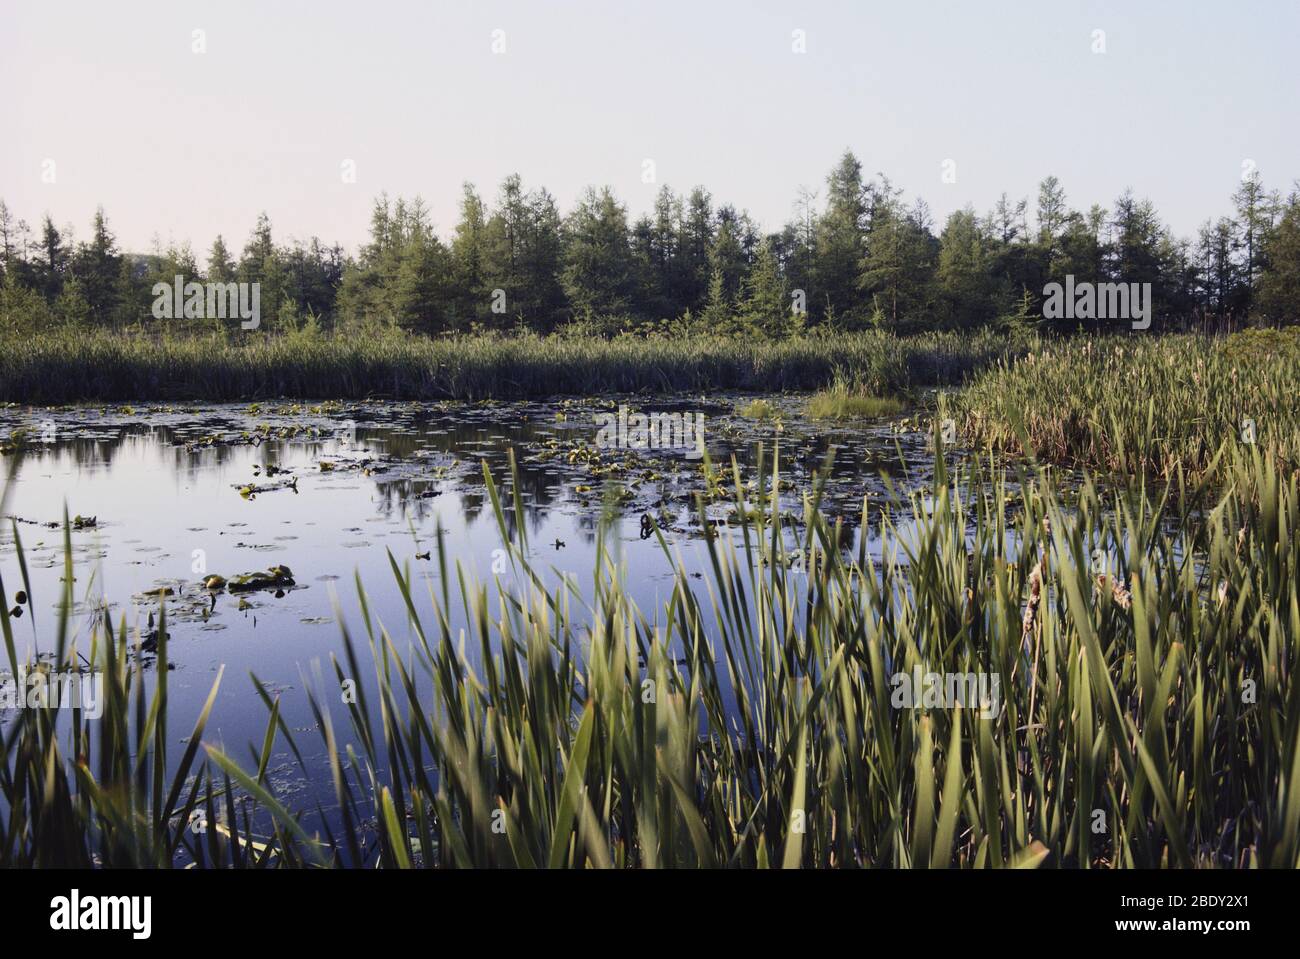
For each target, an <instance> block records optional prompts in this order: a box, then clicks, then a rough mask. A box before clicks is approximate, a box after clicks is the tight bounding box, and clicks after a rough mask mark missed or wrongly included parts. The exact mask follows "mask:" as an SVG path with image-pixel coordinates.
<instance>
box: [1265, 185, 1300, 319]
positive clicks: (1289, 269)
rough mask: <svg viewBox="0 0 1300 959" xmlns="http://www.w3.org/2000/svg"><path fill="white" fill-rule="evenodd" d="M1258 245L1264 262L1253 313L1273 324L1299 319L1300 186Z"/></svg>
mask: <svg viewBox="0 0 1300 959" xmlns="http://www.w3.org/2000/svg"><path fill="white" fill-rule="evenodd" d="M1260 246H1261V252H1262V254H1263V258H1262V259H1263V263H1264V264H1265V266H1264V268H1263V270H1262V272H1261V273H1260V277H1259V289H1258V292H1257V295H1256V297H1255V315H1256V317H1257V318H1258V319H1259V320H1260V321H1262V322H1264V323H1270V324H1273V325H1275V326H1281V325H1283V324H1287V323H1297V322H1300V188H1298V189H1297V192H1295V193H1292V194H1291V196H1290V197H1289V198H1288V200H1287V203H1286V206H1285V207H1284V208H1283V210H1282V215H1281V217H1280V218H1279V219H1278V220H1277V223H1276V224H1275V225H1274V226H1272V227H1271V228H1270V229H1269V231H1268V232H1267V233H1265V234H1264V235H1263V236H1262V237H1261V244H1260Z"/></svg>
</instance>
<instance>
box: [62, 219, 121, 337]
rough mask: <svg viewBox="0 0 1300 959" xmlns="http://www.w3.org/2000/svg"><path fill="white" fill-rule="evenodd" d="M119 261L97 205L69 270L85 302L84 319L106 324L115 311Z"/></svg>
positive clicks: (115, 242) (112, 240)
mask: <svg viewBox="0 0 1300 959" xmlns="http://www.w3.org/2000/svg"><path fill="white" fill-rule="evenodd" d="M121 260H122V258H121V256H120V255H119V254H118V252H117V240H116V238H115V237H114V236H113V234H112V233H111V232H110V231H109V229H108V220H107V219H106V218H105V216H104V208H103V207H100V208H99V209H97V210H96V211H95V218H94V220H93V222H92V223H91V228H90V241H89V242H87V243H84V244H82V246H81V247H80V248H79V249H78V250H77V253H76V256H75V257H74V258H73V263H72V273H73V275H74V276H75V277H76V278H77V281H78V290H77V295H78V296H79V297H81V298H82V299H83V300H84V302H85V306H86V315H87V318H88V319H90V320H92V321H94V322H95V323H99V324H105V325H107V324H109V323H111V322H112V321H113V319H114V317H115V315H116V314H117V311H118V294H119V291H120V284H119V279H120V277H121V273H122V262H121Z"/></svg>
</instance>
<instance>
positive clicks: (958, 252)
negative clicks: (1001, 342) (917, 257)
mask: <svg viewBox="0 0 1300 959" xmlns="http://www.w3.org/2000/svg"><path fill="white" fill-rule="evenodd" d="M989 243H990V238H989V237H988V236H987V235H986V234H985V231H984V227H983V226H982V225H981V224H980V221H979V218H978V217H977V216H976V215H975V211H974V210H973V209H972V208H971V207H969V206H968V207H966V208H965V209H963V210H958V211H956V212H955V213H953V214H952V215H951V216H949V217H948V222H947V223H946V224H945V225H944V228H943V234H942V235H941V236H940V237H939V268H938V274H937V276H938V281H939V288H940V291H941V294H942V296H943V299H944V305H945V313H946V316H947V321H948V325H950V326H954V327H957V328H959V329H969V328H972V327H976V326H980V325H982V324H985V323H988V322H990V321H992V320H993V319H994V318H995V317H997V316H998V315H1000V314H1001V312H1002V310H1001V309H1000V307H1001V306H1002V304H1000V303H999V302H998V298H997V295H996V293H997V291H996V289H995V285H994V282H993V278H992V276H991V274H990V270H989V264H990V253H989Z"/></svg>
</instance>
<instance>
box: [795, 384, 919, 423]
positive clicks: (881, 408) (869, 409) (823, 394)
mask: <svg viewBox="0 0 1300 959" xmlns="http://www.w3.org/2000/svg"><path fill="white" fill-rule="evenodd" d="M902 409H903V403H902V401H901V400H899V399H897V398H895V397H892V396H873V395H872V394H871V393H870V392H869V391H868V390H867V389H866V388H865V387H864V386H863V384H862V383H861V382H860V381H856V380H850V379H848V378H847V377H846V376H844V375H841V374H837V375H836V377H835V380H834V382H833V383H832V384H831V385H830V387H829V388H827V389H824V390H821V391H819V392H817V393H814V394H813V395H812V396H811V397H809V399H808V403H807V405H806V407H805V412H807V414H808V416H809V417H811V418H812V419H815V420H850V419H875V418H877V417H881V416H892V415H894V414H895V413H898V412H900V411H901V410H902Z"/></svg>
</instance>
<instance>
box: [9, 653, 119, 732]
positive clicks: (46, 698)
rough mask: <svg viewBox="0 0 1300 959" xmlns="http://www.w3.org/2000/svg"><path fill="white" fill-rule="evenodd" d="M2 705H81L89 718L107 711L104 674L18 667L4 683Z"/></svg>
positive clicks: (69, 707) (23, 706) (81, 708)
mask: <svg viewBox="0 0 1300 959" xmlns="http://www.w3.org/2000/svg"><path fill="white" fill-rule="evenodd" d="M0 709H80V710H83V711H84V713H85V716H86V718H87V719H98V718H99V717H100V716H102V715H104V677H103V676H102V675H101V674H99V673H78V672H74V671H72V670H50V669H45V668H42V667H39V666H38V667H37V668H36V669H28V668H27V667H26V666H19V667H18V675H17V676H15V677H9V678H7V679H6V680H4V681H3V682H2V683H0Z"/></svg>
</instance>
